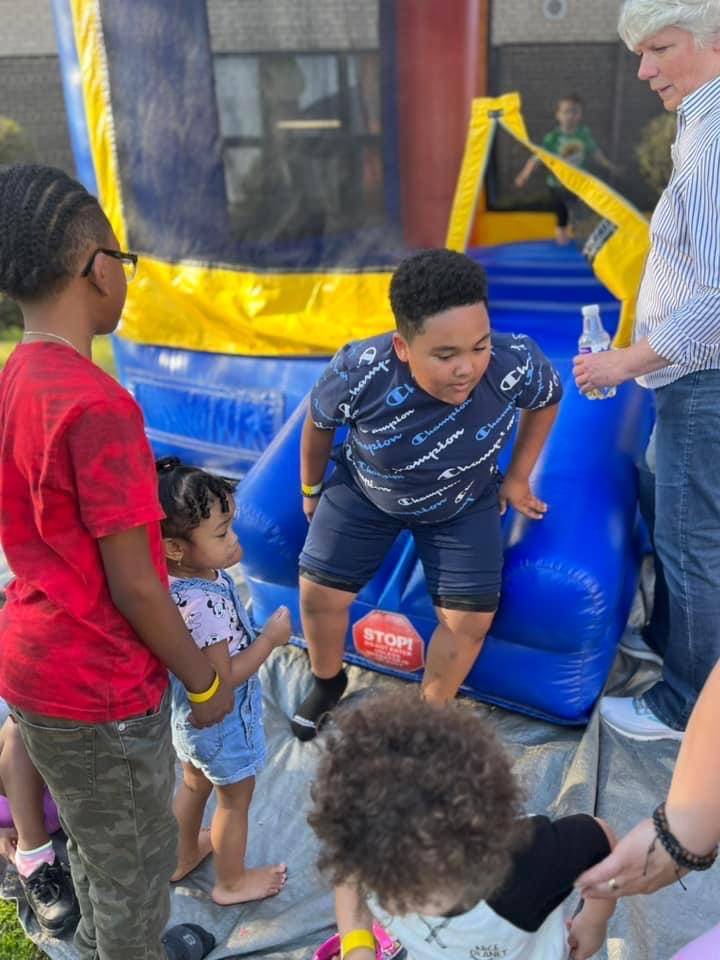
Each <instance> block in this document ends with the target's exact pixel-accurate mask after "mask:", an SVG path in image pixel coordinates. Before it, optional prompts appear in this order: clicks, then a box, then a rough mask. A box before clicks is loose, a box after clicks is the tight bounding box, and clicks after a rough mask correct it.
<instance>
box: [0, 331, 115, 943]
mask: <svg viewBox="0 0 720 960" xmlns="http://www.w3.org/2000/svg"><path fill="white" fill-rule="evenodd" d="M21 336H22V330H21V329H20V327H7V328H5V329H4V330H0V369H2V367H3V366H4V364H5V361H6V360H7V358H8V357H9V356H10V354H11V353H12V351H13V350H14V348H15V345H16V344H17V343H18V341H19V340H20V337H21ZM93 360H94V361H95V363H96V364H97V365H98V366H99V367H102V368H103V370H105V371H106V372H107V373H109V374H110V375H111V376H113V377H114V376H116V372H115V360H114V359H113V352H112V344H111V342H110V337H95V339H94V340H93ZM1 956H2V955H1V954H0V958H1Z"/></svg>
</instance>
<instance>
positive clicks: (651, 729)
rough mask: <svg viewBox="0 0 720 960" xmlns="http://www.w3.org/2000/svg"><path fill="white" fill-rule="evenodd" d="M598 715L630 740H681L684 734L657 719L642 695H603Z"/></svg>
mask: <svg viewBox="0 0 720 960" xmlns="http://www.w3.org/2000/svg"><path fill="white" fill-rule="evenodd" d="M600 716H601V717H602V719H603V720H604V721H605V723H606V724H607V725H608V726H609V727H612V729H613V730H616V731H617V732H618V733H622V734H623V736H626V737H630V739H631V740H682V738H683V735H684V731H682V730H673V728H672V727H668V726H667V724H664V723H663V722H662V720H658V718H657V717H656V716H655V714H654V713H653V712H652V710H651V709H650V707H648V706H647V705H646V704H645V701H644V700H643V698H642V697H603V698H602V700H601V701H600Z"/></svg>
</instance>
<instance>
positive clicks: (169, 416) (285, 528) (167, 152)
mask: <svg viewBox="0 0 720 960" xmlns="http://www.w3.org/2000/svg"><path fill="white" fill-rule="evenodd" d="M448 7H452V14H451V13H449V12H448V10H447V9H446V8H448ZM480 7H482V8H483V9H485V10H486V5H485V4H483V3H480V2H478V3H458V4H456V5H448V4H445V3H439V2H436V0H427V2H426V3H423V4H418V3H413V2H407V0H393V2H387V3H385V2H383V3H378V2H376V0H362V2H353V3H346V2H338V3H330V2H321V0H302V2H295V3H291V4H288V3H283V2H281V0H247V2H243V3H227V2H226V3H221V2H219V0H218V2H215V0H207V2H204V0H203V2H197V3H187V2H182V0H146V2H144V3H142V4H133V5H132V6H131V12H130V9H129V8H128V5H126V4H119V3H112V2H110V0H54V10H55V17H56V26H57V32H58V36H59V38H60V41H61V55H62V56H61V59H62V67H63V80H64V85H65V93H66V100H67V104H68V112H69V114H70V117H71V124H72V141H73V148H74V151H75V156H76V162H77V168H78V172H79V175H80V177H81V178H82V179H83V180H84V182H85V183H86V185H87V186H88V187H89V188H90V189H92V190H93V191H95V192H97V193H98V195H99V196H100V198H101V201H102V203H103V206H104V207H105V209H106V210H107V211H108V212H109V215H110V217H111V221H112V224H113V227H114V229H115V231H116V234H117V236H118V239H119V241H120V244H121V247H122V248H123V249H131V250H134V251H137V252H138V253H139V255H140V262H139V270H138V276H137V278H136V280H135V281H134V282H133V284H132V285H131V287H130V288H129V294H128V301H127V308H126V312H125V314H124V318H123V322H122V326H121V329H120V331H119V335H118V336H117V337H116V339H115V344H114V349H115V355H116V361H117V367H118V372H119V375H120V378H121V380H122V382H123V383H124V384H125V385H126V387H127V388H128V389H129V390H130V391H131V392H132V393H133V394H134V396H135V397H136V399H137V400H138V402H139V403H140V404H141V406H142V408H143V411H144V413H145V417H146V422H147V430H148V435H149V437H150V439H151V441H152V443H153V446H154V448H155V450H156V452H157V454H158V455H166V454H175V455H178V456H180V457H182V458H183V459H184V460H186V461H189V462H194V463H198V464H200V465H202V466H205V467H207V468H208V469H211V470H215V471H218V472H222V473H225V474H227V475H231V476H236V477H238V478H242V483H241V486H240V488H239V490H238V498H237V499H238V517H237V530H238V534H239V536H240V538H241V541H242V542H243V545H244V547H245V553H246V558H247V559H246V563H245V568H244V574H245V578H246V582H247V585H248V587H249V590H250V594H251V598H252V603H253V610H254V615H255V618H256V619H257V620H258V621H259V622H262V621H263V620H264V619H265V618H266V617H267V615H268V614H269V613H270V612H271V611H272V610H273V609H274V608H275V607H276V606H277V605H278V604H279V603H285V604H287V605H288V606H289V607H290V610H291V612H292V614H293V619H294V624H295V630H296V634H297V637H296V639H297V642H298V643H302V636H301V624H300V621H299V616H298V590H297V558H298V554H299V552H300V549H301V547H302V543H303V538H304V534H305V530H306V521H305V518H304V516H303V514H302V511H301V500H300V493H299V479H298V478H299V469H298V462H299V433H300V428H301V424H302V420H303V417H304V413H305V403H304V398H305V397H306V395H307V391H308V390H309V388H310V386H311V385H312V383H313V382H314V380H315V379H316V378H317V377H318V375H319V373H320V372H321V370H322V368H323V366H324V365H325V364H326V363H327V361H328V358H329V357H330V356H331V355H332V354H333V353H334V351H335V350H336V349H337V348H338V347H340V346H341V345H342V344H344V343H345V342H347V341H348V340H352V339H358V338H361V337H366V336H371V335H373V334H376V333H379V332H382V331H384V330H387V329H388V328H390V327H391V326H392V317H391V314H390V312H389V306H388V303H387V287H388V283H389V278H390V274H391V271H392V269H393V267H394V266H395V265H396V264H397V263H398V262H399V260H400V259H402V257H403V256H405V255H406V254H407V252H408V251H410V250H413V249H417V248H419V247H423V246H442V245H443V244H446V245H447V246H450V247H452V248H455V249H460V250H464V249H467V250H468V251H469V253H470V255H472V256H474V257H477V258H478V259H479V260H480V262H482V263H483V264H484V266H485V267H486V269H487V271H488V275H489V281H490V313H491V319H492V324H493V327H494V328H495V329H496V330H499V331H517V332H524V333H527V334H529V335H531V336H532V337H534V338H535V339H536V340H537V341H538V342H539V344H540V345H541V347H542V348H543V349H544V351H545V352H546V353H547V354H548V355H549V356H550V357H551V358H552V359H553V361H554V362H555V363H556V365H557V367H558V368H559V370H560V372H561V374H562V377H563V379H564V382H565V396H564V399H563V401H562V404H561V410H560V414H559V417H558V420H557V422H556V426H555V428H554V431H553V433H552V436H551V439H550V441H549V443H548V445H547V448H546V450H545V452H544V455H543V457H542V462H541V463H539V465H538V467H537V469H536V471H535V476H534V480H533V482H534V487H535V490H536V492H537V493H538V495H539V496H541V497H542V498H543V499H545V500H547V501H548V503H549V504H550V511H549V514H548V515H547V517H546V518H545V519H544V520H543V521H542V523H537V524H536V523H532V522H530V521H527V520H525V519H524V518H522V517H519V516H513V515H512V514H510V515H508V516H507V517H506V522H505V538H506V553H505V569H504V583H503V591H502V603H501V608H500V610H499V612H498V615H497V618H496V620H495V623H494V625H493V628H492V634H491V636H490V637H489V638H488V640H487V643H486V646H485V648H484V650H483V653H482V656H481V657H479V658H478V661H477V662H476V664H475V666H474V668H473V670H472V672H471V673H470V675H469V676H468V678H467V681H466V684H465V687H464V690H465V691H466V692H467V693H469V694H470V695H472V696H474V697H477V698H479V699H482V700H485V701H488V702H491V703H496V704H500V705H502V706H507V707H510V708H512V709H515V710H519V711H522V712H525V713H527V714H530V715H532V716H536V717H542V718H546V719H550V720H553V721H555V722H558V723H565V724H582V723H584V722H586V721H587V719H588V717H589V715H590V712H591V710H592V707H593V704H594V703H595V701H596V699H597V697H598V696H599V694H600V692H601V690H602V687H603V685H604V683H605V681H606V679H607V675H608V672H609V669H610V666H611V663H612V661H613V658H614V655H615V649H616V645H617V641H618V638H619V636H620V634H621V633H622V630H623V628H624V625H625V622H626V620H627V615H628V612H629V608H630V604H631V600H632V596H633V593H634V590H635V587H636V583H637V576H638V569H639V559H640V552H641V537H640V534H639V530H638V526H637V510H636V480H635V462H636V461H637V459H638V458H639V456H640V455H641V454H642V452H643V450H644V447H645V444H646V441H647V438H648V435H649V431H650V426H651V419H652V411H651V409H650V401H649V398H648V394H647V393H646V392H644V391H642V390H641V389H639V388H638V387H636V386H635V385H634V384H625V385H624V386H623V387H622V388H620V389H619V390H618V391H617V395H616V396H615V397H614V398H613V399H611V400H607V401H604V402H590V401H588V400H587V399H585V398H584V397H582V396H580V394H579V393H578V392H577V390H576V389H575V387H574V385H573V382H572V378H571V358H572V356H573V355H574V353H575V352H576V347H577V338H578V334H579V332H580V307H581V306H582V305H583V304H587V303H598V304H600V307H601V313H602V317H603V320H604V323H605V326H606V328H607V329H608V330H609V331H610V332H611V333H612V334H613V335H614V336H615V338H616V343H618V344H623V343H627V342H628V338H629V336H630V333H631V328H632V319H633V298H634V294H635V289H636V286H637V282H638V278H639V274H640V270H641V265H642V261H643V258H644V255H645V252H646V247H647V224H646V221H645V220H644V218H643V217H642V216H641V215H640V214H639V213H638V211H637V210H636V209H635V208H634V207H633V206H632V205H631V204H629V203H628V202H626V201H624V200H623V199H622V198H621V197H620V196H619V195H618V194H617V193H615V192H614V191H613V190H612V189H610V188H609V187H607V186H606V185H605V184H603V183H601V182H600V181H599V180H597V179H596V178H595V177H594V176H592V175H591V174H590V173H587V172H584V171H582V170H579V169H577V168H575V167H573V166H571V165H569V164H568V163H566V162H564V161H563V160H561V159H559V158H557V157H554V156H552V155H550V154H547V153H546V152H545V151H543V150H542V149H540V148H538V147H536V146H535V145H534V144H532V143H531V142H530V140H529V139H528V135H527V131H526V129H525V124H524V122H523V119H522V116H521V113H520V100H519V97H518V96H517V94H509V95H506V96H502V97H499V98H488V97H483V96H478V94H482V93H484V92H485V87H484V79H483V76H484V74H483V71H484V70H485V60H484V48H483V43H482V30H481V29H480V28H479V27H478V18H477V12H478V10H479V9H480ZM231 14H232V15H231ZM449 19H451V20H452V23H451V24H450V23H449ZM460 21H462V22H460ZM448 38H450V39H448ZM498 128H502V129H503V131H504V132H503V136H508V135H509V136H510V137H512V138H513V139H514V141H515V142H517V143H519V144H522V145H523V147H524V148H525V149H527V150H531V151H533V152H535V153H536V154H537V156H538V157H539V158H540V159H541V160H542V162H543V163H545V164H546V165H547V166H548V167H550V168H551V169H552V172H553V174H554V175H555V176H556V177H557V179H558V180H560V182H561V183H563V184H564V185H565V186H566V187H567V188H568V189H570V190H572V191H573V192H575V193H577V194H579V195H580V196H582V198H583V200H584V202H585V204H586V205H587V207H588V208H589V209H590V210H592V211H593V212H594V214H595V215H596V216H597V217H598V218H599V223H598V225H597V227H596V229H595V230H594V231H593V232H592V235H591V236H590V238H589V240H588V243H587V244H586V252H587V254H588V257H589V259H590V261H591V262H592V268H591V266H590V265H588V262H587V259H586V258H584V257H583V256H581V254H580V253H579V252H578V251H577V250H576V249H575V248H574V247H572V248H559V247H556V246H555V245H554V244H553V243H551V242H548V241H545V242H542V241H541V242H525V243H518V242H506V243H495V244H492V241H493V239H494V238H495V239H504V240H511V241H515V240H518V239H519V238H520V237H522V235H523V233H522V224H520V225H518V224H517V223H516V224H515V226H514V227H512V228H510V227H508V226H507V225H506V226H505V227H503V226H502V224H501V220H502V217H501V215H498V214H492V213H490V212H488V211H487V210H486V209H485V203H484V197H483V193H482V184H483V178H484V175H485V172H486V169H487V167H488V163H489V158H490V157H491V148H492V142H493V137H494V134H495V132H496V130H497V129H498ZM549 222H550V221H549V218H548V217H547V215H545V220H544V229H545V230H546V231H547V226H548V223H549ZM493 224H494V225H495V227H496V228H498V229H496V230H495V233H494V234H493V229H492V228H493ZM531 233H532V231H531ZM478 240H482V241H483V245H482V246H475V244H477V242H478ZM351 621H352V623H351V628H350V630H349V632H348V636H347V643H346V654H347V659H348V660H349V661H351V662H353V663H356V664H360V665H362V666H365V667H369V668H371V669H376V670H381V671H384V672H387V673H392V674H395V675H398V676H403V677H407V678H410V679H418V678H419V677H420V676H421V671H422V668H423V663H424V655H425V647H426V645H427V642H428V640H429V637H430V635H431V634H432V631H433V629H434V626H435V620H434V614H433V609H432V606H431V603H430V599H429V596H428V594H427V591H426V589H425V584H424V578H423V573H422V569H421V567H420V565H419V563H418V560H417V557H416V554H415V551H414V548H413V544H412V540H411V539H409V538H408V537H407V535H406V534H403V535H401V536H400V537H399V538H398V540H397V541H396V543H395V545H394V548H393V550H392V551H391V554H390V555H389V556H388V557H387V559H386V562H385V564H384V565H383V567H382V569H381V570H380V572H379V573H378V575H377V576H376V577H375V579H374V580H373V581H372V582H371V583H370V584H369V585H368V586H367V587H366V588H365V589H364V590H363V591H362V592H361V594H360V595H359V596H358V598H357V601H356V602H355V604H354V606H353V608H352V611H351Z"/></svg>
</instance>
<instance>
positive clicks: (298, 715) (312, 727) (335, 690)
mask: <svg viewBox="0 0 720 960" xmlns="http://www.w3.org/2000/svg"><path fill="white" fill-rule="evenodd" d="M346 686H347V674H346V673H345V671H344V670H343V669H342V667H341V668H340V673H337V674H335V676H334V677H330V678H329V679H328V680H323V679H321V678H320V677H316V676H315V674H313V687H312V690H311V691H310V693H309V694H308V695H307V696H306V697H305V699H304V700H303V702H302V703H301V704H300V706H299V707H298V708H297V710H296V711H295V716H294V717H293V718H292V720H291V721H290V726H291V727H292V732H293V733H294V734H295V736H296V737H297V738H298V740H312V738H313V737H314V736H315V734H316V733H317V721H318V720H319V719H320V717H321V716H322V715H323V714H324V713H327V712H328V710H332V708H333V707H334V706H335V704H336V703H337V702H338V700H339V699H340V697H341V696H342V695H343V693H345V687H346Z"/></svg>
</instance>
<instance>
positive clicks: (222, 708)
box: [190, 679, 235, 728]
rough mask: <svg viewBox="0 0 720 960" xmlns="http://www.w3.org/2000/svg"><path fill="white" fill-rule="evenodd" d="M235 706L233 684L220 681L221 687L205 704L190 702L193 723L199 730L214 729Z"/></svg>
mask: <svg viewBox="0 0 720 960" xmlns="http://www.w3.org/2000/svg"><path fill="white" fill-rule="evenodd" d="M234 704H235V693H234V691H233V688H232V686H231V684H229V683H228V682H227V680H222V679H221V680H220V686H219V687H218V690H217V693H215V694H214V695H213V696H212V697H210V699H209V700H206V701H205V703H193V702H192V700H191V701H190V710H191V711H192V722H193V724H194V726H196V727H198V728H202V727H212V726H213V724H215V723H220V721H221V720H222V718H223V717H225V716H227V714H228V713H230V711H231V710H232V709H233V706H234Z"/></svg>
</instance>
